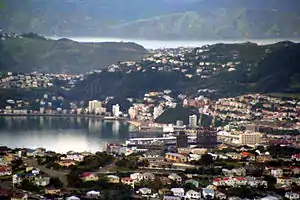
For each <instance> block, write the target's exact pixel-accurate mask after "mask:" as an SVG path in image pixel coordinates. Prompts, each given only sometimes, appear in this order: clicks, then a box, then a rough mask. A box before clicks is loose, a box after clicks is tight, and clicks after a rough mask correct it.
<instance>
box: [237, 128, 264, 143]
mask: <svg viewBox="0 0 300 200" xmlns="http://www.w3.org/2000/svg"><path fill="white" fill-rule="evenodd" d="M261 139H262V134H261V133H259V132H248V131H246V132H245V133H243V134H241V135H240V143H241V144H242V145H256V144H259V143H261Z"/></svg>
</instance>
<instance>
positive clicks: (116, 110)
mask: <svg viewBox="0 0 300 200" xmlns="http://www.w3.org/2000/svg"><path fill="white" fill-rule="evenodd" d="M112 114H113V116H114V117H119V116H120V106H119V104H116V105H113V106H112Z"/></svg>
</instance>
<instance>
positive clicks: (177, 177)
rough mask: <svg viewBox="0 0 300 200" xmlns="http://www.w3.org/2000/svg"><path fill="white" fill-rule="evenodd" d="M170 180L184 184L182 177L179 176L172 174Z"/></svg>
mask: <svg viewBox="0 0 300 200" xmlns="http://www.w3.org/2000/svg"><path fill="white" fill-rule="evenodd" d="M168 178H169V179H170V180H173V181H176V182H182V178H181V176H179V175H178V174H175V173H172V174H170V175H169V176H168Z"/></svg>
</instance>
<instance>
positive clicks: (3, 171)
mask: <svg viewBox="0 0 300 200" xmlns="http://www.w3.org/2000/svg"><path fill="white" fill-rule="evenodd" d="M10 175H11V168H10V167H0V176H10Z"/></svg>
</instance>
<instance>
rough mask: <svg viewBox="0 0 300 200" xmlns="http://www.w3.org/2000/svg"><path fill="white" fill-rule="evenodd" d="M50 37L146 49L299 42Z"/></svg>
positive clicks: (277, 39) (279, 39) (280, 39)
mask: <svg viewBox="0 0 300 200" xmlns="http://www.w3.org/2000/svg"><path fill="white" fill-rule="evenodd" d="M49 38H52V39H60V38H69V39H71V40H74V41H77V42H134V43H137V44H140V45H142V46H143V47H145V48H146V49H159V48H177V47H200V46H204V45H212V44H216V43H242V42H255V43H258V44H261V45H265V44H272V43H276V42H280V41H284V40H290V41H293V42H299V39H292V38H291V39H287V38H284V39H282V38H274V39H263V40H260V39H248V40H169V41H163V40H143V39H124V38H123V39H122V38H104V37H72V36H66V37H49Z"/></svg>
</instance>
